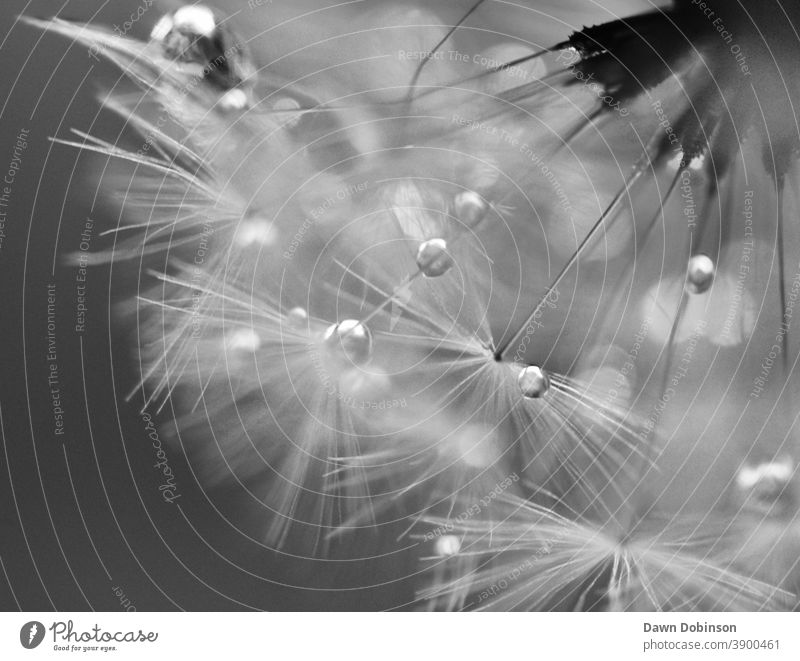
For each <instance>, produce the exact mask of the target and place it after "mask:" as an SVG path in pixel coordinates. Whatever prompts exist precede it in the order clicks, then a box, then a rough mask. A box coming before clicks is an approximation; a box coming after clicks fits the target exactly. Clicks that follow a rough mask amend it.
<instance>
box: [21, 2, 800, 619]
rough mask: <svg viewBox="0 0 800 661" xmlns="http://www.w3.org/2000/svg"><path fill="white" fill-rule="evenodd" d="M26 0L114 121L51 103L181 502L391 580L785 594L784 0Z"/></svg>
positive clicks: (798, 103)
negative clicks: (92, 17) (66, 117)
mask: <svg viewBox="0 0 800 661" xmlns="http://www.w3.org/2000/svg"><path fill="white" fill-rule="evenodd" d="M150 5H152V7H151V6H150ZM156 14H158V16H156ZM139 19H141V21H140V20H139ZM21 20H22V21H24V23H25V24H26V28H25V29H28V30H32V29H33V28H36V29H37V30H39V31H44V32H45V33H46V34H53V33H55V34H57V35H60V36H61V37H63V38H64V39H65V40H68V42H69V43H71V44H72V48H79V49H83V50H84V51H86V52H88V53H89V54H90V57H91V59H92V62H93V63H95V62H96V64H97V68H96V69H93V74H92V80H93V81H94V82H95V84H96V85H97V88H98V91H99V94H98V97H97V98H98V104H99V106H100V107H102V112H101V113H100V115H101V116H106V117H113V118H114V119H113V122H114V123H113V126H114V127H115V129H114V130H106V129H107V128H108V127H109V126H112V124H111V123H108V122H107V123H105V124H101V125H98V126H100V127H101V129H100V130H96V129H95V128H94V127H88V126H77V127H70V126H66V125H64V126H59V127H48V131H49V132H50V135H51V136H52V138H51V139H52V141H53V142H54V143H55V144H53V146H52V148H53V149H54V150H70V149H71V150H75V158H76V159H77V158H78V157H80V165H79V167H77V168H76V172H77V173H78V174H77V175H76V177H78V179H76V182H77V181H78V180H80V181H81V182H83V183H82V184H81V185H82V186H84V187H86V188H87V189H89V190H90V191H91V193H92V195H93V196H94V198H93V199H94V200H96V201H97V204H98V207H97V208H98V209H102V212H101V211H99V210H98V211H96V212H95V213H94V214H93V216H92V220H91V221H90V222H92V223H93V225H92V226H91V227H89V228H88V230H87V231H89V232H91V233H93V235H94V237H95V238H94V240H93V243H92V247H91V250H83V249H82V248H80V247H78V248H77V249H75V250H72V251H68V254H67V253H64V254H63V255H62V258H63V259H64V260H65V261H66V263H68V264H70V265H71V266H79V267H80V268H83V269H87V270H88V271H89V272H91V270H92V269H100V268H109V266H110V268H111V269H112V275H113V274H116V273H119V276H118V280H117V281H115V286H114V289H113V291H114V294H113V295H111V294H109V298H110V300H111V302H112V303H113V307H114V318H115V319H116V320H117V322H118V323H119V324H120V325H121V326H122V327H123V329H124V333H123V334H124V338H125V340H124V341H125V349H126V352H127V353H119V354H117V357H116V361H117V362H119V361H120V360H123V359H124V360H126V361H128V362H129V363H130V364H131V365H132V366H133V368H134V369H135V370H136V371H137V373H138V376H139V377H140V379H139V380H138V382H137V381H133V382H130V383H124V384H122V385H120V386H118V390H117V391H116V392H115V394H116V395H118V400H119V402H120V404H119V406H120V407H121V408H125V407H127V408H129V409H131V410H133V411H135V412H136V414H137V415H140V416H141V420H142V421H143V422H142V426H145V427H146V433H147V434H149V439H150V440H147V437H145V441H144V442H146V443H150V442H151V441H153V443H154V444H155V442H156V441H157V443H158V451H159V452H160V453H161V454H159V455H158V456H159V458H161V455H164V457H167V456H169V455H170V454H172V455H173V456H175V455H185V456H186V457H187V461H188V465H189V466H191V473H187V472H182V473H181V475H180V476H178V477H177V482H176V481H175V478H176V476H175V474H174V473H173V468H172V467H171V465H170V464H169V463H168V462H167V460H166V458H164V459H163V462H162V463H161V464H160V466H161V467H162V468H163V472H162V468H159V469H158V471H159V475H160V476H161V477H162V481H164V483H165V485H166V486H165V487H164V488H163V489H162V495H163V497H164V499H165V500H166V501H167V502H168V503H173V502H174V503H178V504H179V505H181V506H183V504H184V503H185V501H186V499H187V497H186V496H185V495H184V496H183V497H181V493H180V489H178V487H177V484H178V483H182V484H184V485H185V484H188V483H190V482H193V483H196V484H197V485H199V487H200V491H201V492H202V493H203V494H204V495H205V498H207V499H208V500H209V502H210V503H212V504H214V506H215V507H217V505H216V503H217V499H218V498H219V497H220V494H225V496H224V497H225V499H227V500H226V503H228V505H226V506H225V507H227V509H225V514H224V515H225V517H226V518H227V519H229V520H230V528H231V532H230V535H231V539H232V540H233V539H239V540H241V543H242V544H248V545H250V544H252V545H257V546H258V547H259V548H260V549H262V550H263V551H264V558H265V560H264V562H265V563H268V562H270V560H269V558H270V557H275V558H282V560H281V562H283V561H286V562H288V561H289V560H290V559H292V558H299V559H305V560H309V561H311V560H313V562H314V565H313V566H314V569H313V570H312V573H314V574H315V575H318V576H319V577H322V578H320V581H321V582H322V583H324V584H325V585H326V586H327V587H328V588H330V589H340V590H348V589H355V588H356V587H358V586H357V585H355V584H353V583H352V580H353V579H352V574H347V576H348V577H349V578H342V576H341V575H339V574H337V571H336V569H335V568H336V567H342V566H348V567H350V568H352V569H353V571H355V570H356V569H357V567H358V563H362V562H364V563H366V562H367V560H368V559H370V558H376V557H382V556H384V555H385V556H387V557H391V558H396V559H397V560H393V561H392V562H395V563H396V565H395V571H396V572H397V575H396V576H391V575H385V576H383V577H382V579H381V580H383V581H385V588H381V589H385V590H391V589H392V583H393V581H395V580H399V578H401V577H402V578H403V579H404V580H412V581H413V585H414V594H413V597H412V598H411V599H409V600H406V601H403V603H400V601H401V600H400V599H399V598H398V603H397V607H398V608H399V607H402V608H412V609H423V610H425V609H427V610H503V611H505V610H548V611H551V610H568V611H572V610H577V611H653V610H655V611H717V610H723V611H724V610H737V611H754V610H792V609H795V608H796V607H797V605H798V603H799V602H798V597H797V594H798V591H799V590H800V567H798V562H800V520H798V504H799V503H798V496H799V495H800V493H799V492H798V478H797V471H796V468H797V459H798V451H799V450H800V446H798V426H797V417H798V412H799V411H800V409H798V401H799V400H798V397H800V392H799V391H800V388H798V376H797V375H798V371H797V362H798V358H800V342H799V341H798V333H797V331H796V329H797V327H798V324H800V319H796V318H795V316H796V315H795V311H796V306H797V303H798V296H799V295H800V224H798V219H799V218H800V164H799V163H798V153H799V150H800V123H799V120H798V109H800V77H798V75H797V62H799V61H800V33H799V32H798V27H797V26H798V25H800V4H798V3H797V2H795V1H794V0H791V1H785V0H784V1H781V0H758V1H756V0H704V1H703V2H700V1H699V0H674V1H672V2H653V1H651V0H613V1H609V2H603V3H599V2H593V1H590V0H569V1H566V2H565V1H560V2H555V1H552V0H525V1H523V2H518V3H513V2H506V1H505V0H479V1H477V2H476V1H474V0H469V1H467V0H457V1H456V0H454V1H452V2H445V1H441V2H422V1H412V0H359V1H354V2H345V3H329V2H327V1H326V0H299V1H292V2H290V1H289V0H272V1H268V2H260V1H254V0H250V1H249V2H248V1H247V0H217V3H216V6H212V5H211V4H205V2H203V3H196V4H195V3H192V2H188V3H185V4H182V3H175V2H163V3H161V4H159V3H158V2H155V3H145V4H144V5H143V11H142V12H141V13H140V14H139V15H138V18H136V19H135V20H134V18H133V15H132V21H131V23H130V25H116V26H111V25H109V26H105V25H102V24H100V23H98V22H96V21H92V22H89V23H82V22H75V21H71V20H67V19H66V18H61V17H51V16H39V17H34V16H31V15H24V16H23V17H22V18H21ZM145 25H146V28H147V29H146V30H144V26H145ZM143 30H144V32H143ZM109 64H110V65H113V68H112V67H111V66H109ZM75 185H77V183H76V184H75ZM83 227H84V221H81V223H80V228H79V229H78V233H80V231H81V229H83ZM100 237H103V240H102V241H101V239H100ZM87 246H88V244H87ZM109 291H111V289H109ZM122 390H126V392H122ZM154 446H155V445H154ZM230 503H235V504H234V505H230ZM229 505H230V506H229ZM218 506H219V507H223V506H222V505H218ZM198 525H200V524H198ZM218 541H219V542H220V543H222V542H221V541H220V540H218V539H214V540H209V542H210V545H211V546H212V547H214V548H216V547H215V546H214V545H215V544H216V543H217V542H218ZM235 543H238V542H235ZM220 553H221V554H222V555H224V554H225V551H221V552H220ZM276 561H277V560H276ZM348 563H349V564H348ZM302 580H304V579H303V577H301V576H296V575H293V576H287V579H286V583H287V585H298V584H299V583H297V581H301V582H302ZM376 584H377V583H376ZM120 589H122V588H120ZM298 589H299V588H298ZM121 594H122V592H121Z"/></svg>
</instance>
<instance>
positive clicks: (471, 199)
mask: <svg viewBox="0 0 800 661" xmlns="http://www.w3.org/2000/svg"><path fill="white" fill-rule="evenodd" d="M453 207H454V210H455V215H456V218H458V219H459V220H460V221H461V222H462V223H464V224H465V225H466V226H467V227H475V225H477V224H478V223H479V222H481V221H482V220H483V219H484V218H485V217H486V213H487V212H488V211H489V205H488V204H486V200H484V199H483V198H482V197H481V196H480V195H478V193H476V192H475V191H462V192H460V193H459V194H458V195H456V196H455V199H454V200H453Z"/></svg>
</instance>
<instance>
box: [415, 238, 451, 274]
mask: <svg viewBox="0 0 800 661" xmlns="http://www.w3.org/2000/svg"><path fill="white" fill-rule="evenodd" d="M417 266H418V267H419V270H420V271H422V274H423V275H424V276H425V277H426V278H438V277H439V276H440V275H444V274H445V273H447V272H448V271H449V270H450V269H451V268H452V266H453V257H452V256H451V255H450V253H448V252H447V242H446V241H445V240H444V239H430V240H429V241H425V242H424V243H422V244H421V245H420V247H419V250H418V251H417Z"/></svg>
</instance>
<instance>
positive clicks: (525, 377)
mask: <svg viewBox="0 0 800 661" xmlns="http://www.w3.org/2000/svg"><path fill="white" fill-rule="evenodd" d="M517 382H518V383H519V388H520V390H521V391H522V394H523V395H524V396H525V397H527V398H528V399H538V398H539V397H543V396H544V395H545V394H546V393H547V391H548V390H550V376H549V375H548V374H547V372H546V371H545V370H543V369H542V368H541V367H537V366H536V365H531V366H529V367H526V368H525V369H524V370H522V371H521V372H520V373H519V376H518V377H517Z"/></svg>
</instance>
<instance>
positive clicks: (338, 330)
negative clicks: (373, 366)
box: [323, 319, 372, 365]
mask: <svg viewBox="0 0 800 661" xmlns="http://www.w3.org/2000/svg"><path fill="white" fill-rule="evenodd" d="M323 339H324V340H325V343H326V344H327V345H328V346H329V347H331V348H334V349H336V350H337V351H341V352H342V354H343V355H344V357H345V358H346V359H347V360H349V361H350V362H352V363H354V364H356V365H362V364H364V363H366V362H367V361H368V360H369V359H370V356H371V355H372V333H370V331H369V328H367V327H366V326H365V325H364V324H362V323H361V322H360V321H357V320H355V319H346V320H345V321H342V322H340V323H338V324H332V325H331V326H329V327H328V329H327V330H326V331H325V335H324V338H323Z"/></svg>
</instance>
